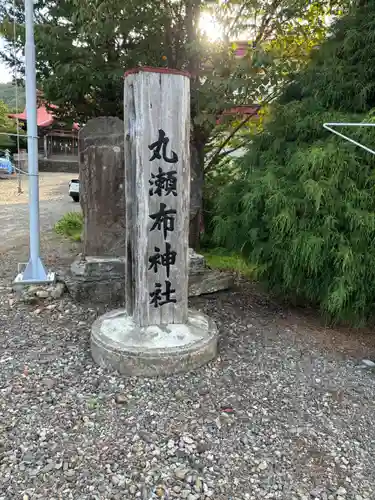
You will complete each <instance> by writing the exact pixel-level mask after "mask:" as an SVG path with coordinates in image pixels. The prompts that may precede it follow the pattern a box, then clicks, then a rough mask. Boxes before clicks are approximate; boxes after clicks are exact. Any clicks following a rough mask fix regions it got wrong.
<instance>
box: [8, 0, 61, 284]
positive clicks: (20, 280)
mask: <svg viewBox="0 0 375 500" xmlns="http://www.w3.org/2000/svg"><path fill="white" fill-rule="evenodd" d="M25 25H26V45H25V58H26V120H27V147H28V175H29V217H30V259H29V262H28V263H27V265H26V268H25V269H24V271H23V272H22V273H20V274H18V276H17V277H16V279H15V283H17V284H25V285H27V284H37V283H50V282H53V281H54V280H55V275H54V273H47V272H46V270H45V268H44V265H43V263H42V261H41V259H40V224H39V172H38V127H37V112H36V110H37V107H36V69H35V42H34V0H25Z"/></svg>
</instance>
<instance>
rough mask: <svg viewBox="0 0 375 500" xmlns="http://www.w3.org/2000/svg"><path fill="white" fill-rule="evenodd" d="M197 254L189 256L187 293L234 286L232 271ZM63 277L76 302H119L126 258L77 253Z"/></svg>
mask: <svg viewBox="0 0 375 500" xmlns="http://www.w3.org/2000/svg"><path fill="white" fill-rule="evenodd" d="M190 254H192V253H191V252H190ZM197 255H198V254H195V255H194V257H193V259H190V258H189V283H188V295H189V297H197V296H199V295H205V294H209V293H215V292H218V291H221V290H227V289H228V288H231V287H232V286H233V282H234V280H233V275H232V274H231V273H228V272H223V271H215V270H211V269H209V268H207V267H204V257H203V256H199V255H198V257H196V256H197ZM200 257H201V258H200ZM64 281H65V283H66V286H67V288H68V290H69V293H70V295H71V296H72V297H73V299H74V300H76V301H77V302H91V303H93V304H106V305H112V306H122V305H123V304H124V301H125V286H124V281H125V258H124V257H109V258H103V257H86V260H85V261H82V260H81V258H80V257H78V259H77V260H75V261H74V262H73V264H72V265H71V272H70V273H69V274H68V275H65V276H64Z"/></svg>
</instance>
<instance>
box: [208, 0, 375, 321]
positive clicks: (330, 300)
mask: <svg viewBox="0 0 375 500" xmlns="http://www.w3.org/2000/svg"><path fill="white" fill-rule="evenodd" d="M374 7H375V1H374V0H371V1H369V2H367V3H366V4H365V5H362V6H361V7H359V8H356V9H353V11H352V12H351V13H350V14H349V15H347V16H345V17H344V18H342V19H341V20H338V21H337V22H336V23H335V24H334V26H333V28H332V33H331V36H330V38H329V39H328V40H327V41H326V42H325V43H324V44H323V45H322V47H321V49H320V50H318V51H316V52H315V53H314V54H313V55H312V58H311V61H310V63H309V65H308V67H307V69H306V70H305V71H303V72H302V73H301V74H300V75H299V76H298V78H297V79H296V80H295V82H294V83H293V84H292V85H290V86H289V87H288V88H287V89H286V90H285V91H284V93H283V95H282V97H281V98H280V99H279V101H278V103H277V104H274V105H273V106H272V107H271V114H270V116H269V118H268V122H267V123H266V124H265V128H264V131H263V132H262V133H261V134H259V135H258V136H256V137H254V138H253V139H254V141H253V144H252V145H251V146H250V147H249V148H248V152H247V153H246V155H245V156H244V158H243V159H242V161H241V162H240V164H239V165H238V166H239V168H240V175H239V178H238V180H236V181H234V182H232V183H231V184H230V186H228V187H227V188H226V189H224V190H223V192H222V195H221V197H220V199H219V201H218V204H217V216H216V218H215V236H216V238H217V239H218V240H219V241H220V242H221V243H223V242H224V243H225V244H226V245H227V246H228V247H230V248H231V249H236V250H239V251H241V252H243V254H244V255H245V256H246V257H247V258H248V259H249V260H251V261H252V262H254V263H255V264H256V265H257V266H258V272H259V276H260V277H262V278H263V279H265V280H267V282H268V284H269V285H270V286H271V287H272V288H273V289H275V290H277V291H279V292H281V293H282V294H284V295H287V296H289V297H294V298H297V299H302V300H304V301H306V300H307V301H309V302H310V303H313V304H316V305H319V306H320V307H321V309H322V311H323V312H324V313H325V314H326V315H327V316H328V317H330V318H331V319H333V320H346V321H350V322H352V323H356V322H364V321H366V320H368V319H369V318H370V317H371V316H373V313H374V300H375V247H374V241H375V196H374V193H375V173H374V172H375V170H374V167H375V158H374V155H372V154H370V153H367V152H365V151H364V150H362V149H360V148H358V147H356V146H354V145H352V144H350V143H348V142H346V141H344V140H343V139H341V138H338V137H337V136H335V135H333V134H330V133H329V132H328V131H326V130H325V129H324V128H323V123H325V122H351V123H354V122H362V121H363V122H367V123H368V122H373V121H374V115H373V113H372V110H373V108H374V107H375V69H374V68H375V67H374V62H375V49H374V47H375V45H374V43H373V42H374V37H375V8H374ZM343 132H344V133H345V134H346V135H350V136H351V137H353V138H355V139H356V140H357V141H359V142H361V143H362V144H365V145H368V146H369V147H371V145H372V147H373V144H374V140H373V133H374V132H373V129H372V128H357V129H354V128H349V130H346V129H344V130H343Z"/></svg>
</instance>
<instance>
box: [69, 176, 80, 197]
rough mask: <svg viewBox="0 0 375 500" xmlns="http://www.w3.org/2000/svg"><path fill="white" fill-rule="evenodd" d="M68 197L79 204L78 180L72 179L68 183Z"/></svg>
mask: <svg viewBox="0 0 375 500" xmlns="http://www.w3.org/2000/svg"><path fill="white" fill-rule="evenodd" d="M69 196H70V197H71V198H72V199H73V201H75V202H79V180H78V179H72V180H71V181H70V182H69Z"/></svg>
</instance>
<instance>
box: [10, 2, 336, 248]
mask: <svg viewBox="0 0 375 500" xmlns="http://www.w3.org/2000/svg"><path fill="white" fill-rule="evenodd" d="M16 3H17V9H16V12H13V7H12V5H9V4H8V3H7V2H5V4H4V6H3V7H2V10H0V19H2V34H3V36H4V37H5V39H6V40H7V41H8V42H9V43H10V42H11V40H12V38H13V26H12V19H13V18H14V17H15V19H16V20H17V24H18V26H17V28H18V29H17V37H16V47H17V51H16V52H17V54H22V44H23V41H24V27H23V13H22V9H23V2H21V0H17V1H16ZM0 9H1V8H0ZM333 10H334V8H333V7H332V3H331V2H328V1H325V0H319V1H317V2H312V1H311V0H297V1H295V0H294V1H291V0H272V1H269V0H242V1H238V0H229V1H227V2H220V3H216V2H212V1H204V0H162V1H160V0H147V1H146V0H128V1H127V2H123V1H120V0H87V1H85V2H82V1H81V0H61V1H59V2H55V1H52V0H39V1H38V2H37V3H36V20H37V30H36V43H37V52H38V58H37V59H38V63H37V70H38V79H39V82H40V84H41V85H42V86H43V90H44V93H45V96H46V97H47V99H49V100H50V102H53V103H54V104H56V105H58V106H59V109H60V112H61V113H62V114H63V115H64V118H66V117H67V116H68V117H70V118H71V119H75V120H79V121H85V120H87V119H88V118H90V117H93V116H99V115H115V116H119V117H121V116H122V113H123V106H122V92H123V88H122V87H123V83H122V75H123V72H124V69H125V68H130V67H134V66H138V65H144V64H147V65H154V66H160V65H167V66H169V67H171V68H177V69H185V70H188V71H189V72H190V73H191V75H192V79H191V116H192V120H193V126H192V132H191V158H192V164H191V167H192V168H191V170H192V190H191V192H192V199H191V212H192V213H191V217H192V223H191V227H190V233H191V241H190V243H191V244H192V245H193V246H196V245H197V242H198V236H199V229H198V228H199V221H200V209H201V201H202V187H203V180H204V162H205V154H206V151H207V146H208V145H210V146H211V147H214V148H215V154H214V162H217V161H218V160H220V159H221V153H222V151H223V143H225V144H228V143H229V140H230V139H231V138H232V136H234V135H235V134H236V133H238V132H239V131H240V130H241V128H242V127H243V126H244V125H245V124H246V123H247V122H248V120H249V119H247V120H246V119H244V120H242V122H240V123H239V124H234V125H231V126H229V129H228V132H227V133H228V136H227V137H226V138H225V139H224V141H223V140H222V139H221V138H222V134H223V126H222V127H221V128H220V127H219V130H218V127H217V126H216V122H217V118H218V116H220V115H221V114H222V113H223V111H225V110H226V109H228V108H231V107H233V106H236V105H239V104H252V103H264V102H267V101H269V100H271V99H272V98H273V97H274V96H275V95H276V94H277V93H278V91H279V89H280V86H281V85H282V84H283V82H284V80H285V79H286V78H289V77H290V76H291V74H293V72H294V71H295V70H296V69H298V67H299V65H301V64H304V62H305V60H306V56H307V54H308V53H309V51H310V50H311V48H312V46H314V45H315V44H318V43H320V42H321V41H322V39H323V38H324V35H325V26H324V17H325V15H326V14H327V13H330V12H332V11H333ZM203 13H206V14H211V15H215V17H216V19H217V20H218V22H219V23H220V25H221V26H222V31H223V33H222V40H221V42H216V43H213V42H211V41H210V40H209V39H208V38H207V36H205V34H204V32H203V31H202V27H201V25H200V20H201V16H202V14H203ZM243 33H247V35H246V36H247V37H248V38H249V39H250V42H249V46H248V48H249V50H248V51H247V54H246V56H245V57H243V58H242V59H241V60H238V59H237V58H236V57H235V55H234V52H235V48H236V47H235V46H233V47H232V46H231V42H232V40H233V39H236V38H237V37H238V36H240V35H241V34H243ZM3 58H4V59H5V60H6V61H7V62H8V63H9V64H11V65H12V64H17V65H19V66H20V62H21V61H20V59H19V58H18V57H17V58H16V60H14V58H13V57H12V55H11V53H10V50H9V47H8V49H7V50H5V53H3ZM21 70H22V65H21ZM238 125H239V126H238ZM227 128H228V125H227ZM228 137H229V138H228ZM211 166H212V162H211Z"/></svg>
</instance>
